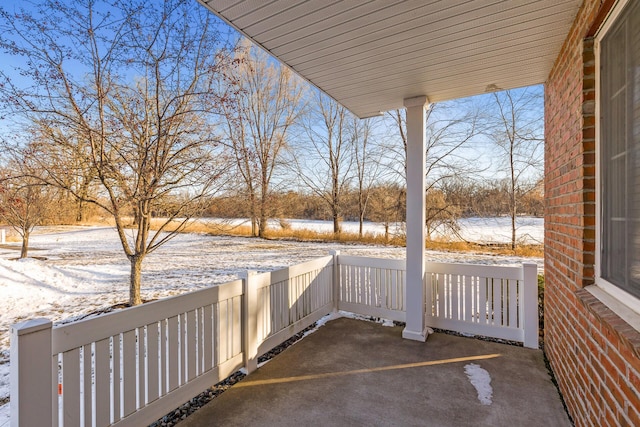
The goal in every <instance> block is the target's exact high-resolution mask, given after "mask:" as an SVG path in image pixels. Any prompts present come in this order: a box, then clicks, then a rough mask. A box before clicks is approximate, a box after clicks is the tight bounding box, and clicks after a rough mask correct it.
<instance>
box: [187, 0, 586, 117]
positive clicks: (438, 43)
mask: <svg viewBox="0 0 640 427" xmlns="http://www.w3.org/2000/svg"><path fill="white" fill-rule="evenodd" d="M199 1H200V2H201V3H202V4H204V5H205V6H207V7H208V8H209V9H210V10H212V11H213V12H214V13H215V14H216V15H218V16H220V17H221V18H222V19H223V20H225V21H226V22H227V23H229V24H230V25H231V26H233V27H235V28H236V29H237V30H238V31H240V32H241V33H242V34H244V35H245V36H247V37H248V38H250V39H251V40H253V41H254V42H255V43H257V44H258V45H260V46H262V48H264V49H265V50H266V51H268V52H270V53H271V54H272V55H273V56H275V57H276V58H278V59H279V60H280V61H281V62H283V63H284V64H286V65H287V66H289V67H290V68H291V69H293V70H294V71H295V72H297V73H298V74H299V75H300V76H302V77H303V78H304V79H306V80H308V81H309V82H311V83H312V84H313V85H315V86H316V87H318V88H320V89H321V90H323V91H324V92H326V93H327V94H328V95H330V96H331V97H333V98H334V99H335V100H337V101H338V102H340V103H341V104H342V105H344V106H345V107H347V108H348V109H349V110H351V111H352V112H353V113H354V114H356V115H357V116H359V117H368V116H372V115H376V114H378V113H379V112H381V111H387V110H391V109H395V108H402V107H403V99H404V98H411V97H414V96H420V95H426V96H427V97H428V99H429V101H430V102H438V101H444V100H448V99H454V98H462V97H466V96H471V95H477V94H480V93H484V92H486V91H487V88H488V87H489V88H490V87H494V88H495V87H497V88H500V89H509V88H515V87H521V86H528V85H533V84H538V83H544V82H545V80H546V79H547V76H548V74H549V71H550V70H551V67H552V65H553V63H554V60H555V58H556V56H557V55H558V52H559V50H560V47H561V46H562V43H563V42H564V39H565V37H566V36H567V34H568V32H569V29H570V27H571V25H572V23H573V20H574V18H575V16H576V13H577V12H578V9H579V7H580V4H581V3H582V1H581V0H502V1H496V0H439V1H438V0H370V1H364V0H344V1H341V0H270V1H269V0H199ZM491 85H493V86H491Z"/></svg>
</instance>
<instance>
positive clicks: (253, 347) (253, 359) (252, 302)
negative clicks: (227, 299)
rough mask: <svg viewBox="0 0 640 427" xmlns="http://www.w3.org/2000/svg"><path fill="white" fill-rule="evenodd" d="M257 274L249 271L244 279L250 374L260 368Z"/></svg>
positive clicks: (246, 356) (244, 329) (246, 363)
mask: <svg viewBox="0 0 640 427" xmlns="http://www.w3.org/2000/svg"><path fill="white" fill-rule="evenodd" d="M255 275H256V272H255V271H247V273H246V277H245V278H244V279H243V280H242V290H243V295H242V305H243V307H242V308H243V310H242V344H243V347H244V348H243V354H244V367H245V369H246V370H247V373H248V374H250V373H251V372H253V371H255V370H256V369H258V291H257V289H256V283H255V281H254V280H252V277H254V276H255Z"/></svg>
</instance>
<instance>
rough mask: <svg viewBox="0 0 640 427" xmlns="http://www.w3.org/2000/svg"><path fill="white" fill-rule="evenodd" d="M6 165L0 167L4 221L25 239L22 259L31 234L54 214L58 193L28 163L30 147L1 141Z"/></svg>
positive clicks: (0, 218) (0, 207)
mask: <svg viewBox="0 0 640 427" xmlns="http://www.w3.org/2000/svg"><path fill="white" fill-rule="evenodd" d="M1 147H2V152H3V160H4V165H3V167H2V169H0V222H4V223H6V224H9V225H10V226H11V227H12V228H13V229H14V230H15V231H16V232H17V233H18V235H20V238H21V239H22V247H21V250H20V258H26V257H27V256H28V253H29V237H30V236H31V232H32V231H33V229H34V228H35V227H36V226H38V225H41V224H42V223H44V222H45V221H46V220H47V219H48V218H49V216H50V215H51V213H52V204H53V202H54V200H55V196H56V195H55V194H54V191H53V189H52V188H50V187H47V186H45V185H43V183H42V180H40V179H38V178H35V177H33V174H34V170H33V168H32V167H31V165H29V164H27V162H28V159H29V156H28V155H25V153H26V152H28V150H29V148H28V147H19V148H16V147H12V146H10V145H7V144H6V143H4V142H3V143H2V144H1Z"/></svg>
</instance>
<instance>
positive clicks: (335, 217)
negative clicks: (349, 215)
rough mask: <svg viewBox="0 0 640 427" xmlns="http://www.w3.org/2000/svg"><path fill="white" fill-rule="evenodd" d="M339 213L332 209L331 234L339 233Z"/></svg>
mask: <svg viewBox="0 0 640 427" xmlns="http://www.w3.org/2000/svg"><path fill="white" fill-rule="evenodd" d="M341 231H342V230H341V229H340V214H339V213H338V212H337V211H335V210H334V211H333V234H335V235H336V236H337V235H339V234H340V232H341Z"/></svg>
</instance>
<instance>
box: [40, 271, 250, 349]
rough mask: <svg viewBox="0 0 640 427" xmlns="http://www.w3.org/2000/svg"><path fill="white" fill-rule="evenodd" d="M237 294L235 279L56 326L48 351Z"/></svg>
mask: <svg viewBox="0 0 640 427" xmlns="http://www.w3.org/2000/svg"><path fill="white" fill-rule="evenodd" d="M240 295H242V280H235V281H233V282H228V283H225V284H221V285H216V286H211V287H209V288H205V289H200V290H197V291H193V292H189V293H186V294H183V295H177V296H174V297H169V298H164V299H161V300H158V301H153V302H149V303H146V304H143V305H139V306H136V307H130V308H125V309H123V310H118V311H116V312H113V313H107V314H103V315H101V316H98V317H93V318H90V319H85V320H80V321H77V322H73V323H69V324H66V325H58V326H55V327H54V328H53V331H52V354H58V353H62V352H65V351H68V350H71V349H74V348H77V347H80V346H82V345H85V344H87V343H91V342H96V341H100V340H102V339H105V338H108V337H110V336H113V335H116V334H119V333H122V332H127V331H130V330H133V329H135V328H138V327H141V326H144V325H148V324H150V323H153V322H157V321H160V320H163V319H167V318H170V317H173V316H176V315H178V314H180V313H184V312H186V311H189V310H193V309H194V308H198V307H203V306H205V305H207V304H213V303H216V302H218V301H224V300H226V299H230V298H233V297H236V296H240Z"/></svg>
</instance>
